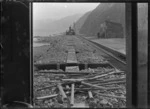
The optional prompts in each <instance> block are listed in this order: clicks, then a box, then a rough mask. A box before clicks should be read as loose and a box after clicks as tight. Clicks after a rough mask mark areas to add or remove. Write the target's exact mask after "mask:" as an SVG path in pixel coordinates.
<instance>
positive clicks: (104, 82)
mask: <svg viewBox="0 0 150 109" xmlns="http://www.w3.org/2000/svg"><path fill="white" fill-rule="evenodd" d="M65 37H66V43H67V58H66V63H57V64H53V67H52V63H47V64H42V63H40V64H39V63H36V64H35V67H37V74H36V75H35V77H36V78H37V77H39V78H44V79H43V80H42V82H41V83H43V84H42V85H44V86H42V87H41V88H35V91H34V92H35V93H39V94H42V93H43V92H44V91H45V92H46V91H49V93H48V94H47V95H42V96H37V97H35V105H39V103H43V105H44V106H47V107H52V108H55V107H61V108H63V107H64V108H65V107H69V108H77V107H83V108H88V107H96V108H100V107H117V106H118V107H124V106H125V102H126V97H125V95H126V93H125V90H126V89H125V84H126V76H125V72H124V71H122V70H120V69H117V68H116V67H115V66H114V65H112V64H111V63H110V62H109V61H107V60H106V59H104V58H103V57H101V59H99V57H98V58H96V59H95V58H94V57H95V55H94V53H95V51H94V53H93V54H91V57H92V59H93V60H96V63H88V62H86V63H85V61H79V56H80V55H79V54H80V53H82V50H81V51H80V49H79V48H78V47H80V46H79V44H80V45H83V44H87V45H92V46H94V48H96V49H98V50H100V49H99V48H98V47H96V46H95V45H94V44H91V43H90V42H88V41H87V40H85V39H82V40H81V39H79V38H78V37H76V36H65ZM78 40H80V42H79V43H78V44H77V41H78ZM100 53H102V51H101V52H100ZM104 54H105V53H103V55H104ZM87 58H88V57H87ZM38 85H39V84H38ZM45 102H46V103H45ZM114 102H115V103H114ZM119 102H121V103H120V104H121V105H120V104H119ZM117 103H118V105H117Z"/></svg>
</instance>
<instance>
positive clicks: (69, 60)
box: [67, 52, 77, 63]
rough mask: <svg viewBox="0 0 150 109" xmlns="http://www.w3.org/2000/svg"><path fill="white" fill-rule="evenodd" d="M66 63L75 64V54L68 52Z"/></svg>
mask: <svg viewBox="0 0 150 109" xmlns="http://www.w3.org/2000/svg"><path fill="white" fill-rule="evenodd" d="M67 63H77V59H76V54H75V52H68V57H67Z"/></svg>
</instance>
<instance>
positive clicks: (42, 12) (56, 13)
mask: <svg viewBox="0 0 150 109" xmlns="http://www.w3.org/2000/svg"><path fill="white" fill-rule="evenodd" d="M98 5H99V3H33V20H44V19H55V20H56V19H60V18H63V17H65V16H69V15H74V14H80V13H85V12H88V11H90V10H93V9H94V8H96V7H97V6H98Z"/></svg>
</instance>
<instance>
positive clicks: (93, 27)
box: [79, 3, 125, 35]
mask: <svg viewBox="0 0 150 109" xmlns="http://www.w3.org/2000/svg"><path fill="white" fill-rule="evenodd" d="M106 19H107V20H110V21H114V22H118V23H121V24H123V26H125V4H124V3H101V4H100V5H98V6H97V7H96V8H95V9H94V10H93V11H92V12H91V13H90V14H89V16H88V17H87V19H86V20H85V22H84V24H83V26H82V27H81V29H80V31H79V32H80V33H81V34H88V35H96V34H97V32H98V31H99V27H100V24H101V23H103V22H104V21H105V20H106Z"/></svg>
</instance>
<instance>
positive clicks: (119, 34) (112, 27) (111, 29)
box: [97, 20, 124, 38]
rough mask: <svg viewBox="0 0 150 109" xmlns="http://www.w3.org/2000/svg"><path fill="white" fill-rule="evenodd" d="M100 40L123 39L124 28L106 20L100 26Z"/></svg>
mask: <svg viewBox="0 0 150 109" xmlns="http://www.w3.org/2000/svg"><path fill="white" fill-rule="evenodd" d="M97 36H98V38H123V36H124V35H123V26H122V24H120V23H117V22H112V21H109V20H105V21H104V22H103V23H102V24H101V25H100V31H99V32H98V34H97Z"/></svg>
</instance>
